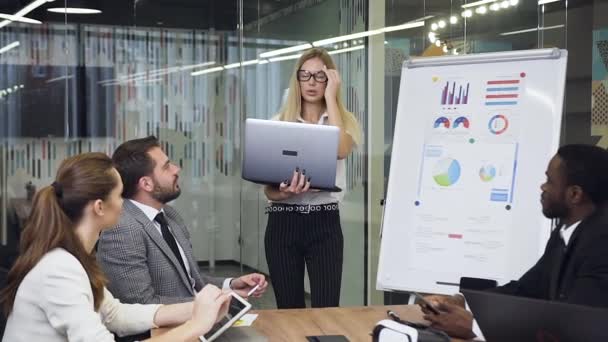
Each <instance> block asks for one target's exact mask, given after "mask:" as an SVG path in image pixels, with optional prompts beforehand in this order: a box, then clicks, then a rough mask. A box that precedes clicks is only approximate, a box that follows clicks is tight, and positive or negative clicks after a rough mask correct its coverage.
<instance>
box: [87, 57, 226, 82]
mask: <svg viewBox="0 0 608 342" xmlns="http://www.w3.org/2000/svg"><path fill="white" fill-rule="evenodd" d="M214 64H215V61H210V62H205V63H198V64H189V65H182V66H174V67H168V68H161V69H155V70H148V71H142V72H138V73H134V74H128V75H123V76H119V77H117V78H112V79H108V80H103V81H99V82H97V83H98V84H108V83H116V82H118V83H120V82H130V81H133V80H138V79H145V78H147V77H156V76H162V75H166V74H170V73H173V72H178V71H187V70H192V69H197V68H204V67H206V66H212V65H214ZM142 76H143V78H142Z"/></svg>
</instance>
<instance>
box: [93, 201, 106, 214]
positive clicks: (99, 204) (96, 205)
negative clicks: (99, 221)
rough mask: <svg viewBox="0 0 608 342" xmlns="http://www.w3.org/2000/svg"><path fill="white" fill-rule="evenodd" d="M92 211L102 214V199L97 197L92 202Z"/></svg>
mask: <svg viewBox="0 0 608 342" xmlns="http://www.w3.org/2000/svg"><path fill="white" fill-rule="evenodd" d="M93 212H94V213H95V214H96V215H97V216H104V206H103V201H102V200H100V199H98V200H95V202H93Z"/></svg>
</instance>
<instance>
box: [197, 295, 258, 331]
mask: <svg viewBox="0 0 608 342" xmlns="http://www.w3.org/2000/svg"><path fill="white" fill-rule="evenodd" d="M230 295H231V296H232V300H231V301H230V308H229V309H228V313H227V314H226V316H224V318H222V319H221V320H220V321H219V322H217V323H216V324H215V325H214V326H213V328H211V330H209V332H207V333H206V334H205V335H203V336H199V340H201V342H211V341H213V340H215V339H217V338H218V337H219V336H220V335H221V334H222V333H223V332H224V331H226V330H227V329H228V328H230V327H231V326H232V325H234V323H236V321H238V320H239V319H240V318H241V317H243V315H244V314H246V313H247V311H249V310H250V309H251V304H249V302H248V301H246V300H245V299H243V297H241V296H239V295H238V294H236V293H235V292H232V293H231V294H230Z"/></svg>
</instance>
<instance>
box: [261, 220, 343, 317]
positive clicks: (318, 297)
mask: <svg viewBox="0 0 608 342" xmlns="http://www.w3.org/2000/svg"><path fill="white" fill-rule="evenodd" d="M264 242H265V245H266V260H267V261H268V268H269V271H270V280H271V282H272V285H273V287H274V291H275V296H276V299H277V307H278V308H279V309H291V308H304V307H306V304H305V302H304V265H306V269H307V270H308V277H309V279H310V292H311V304H312V307H314V308H319V307H333V306H339V305H340V286H341V282H342V262H343V250H344V238H343V236H342V228H341V226H340V213H339V211H338V210H331V211H325V210H324V211H311V212H310V213H308V214H304V213H298V212H286V211H280V212H279V211H276V212H272V211H271V212H269V214H268V225H267V227H266V236H265V238H264Z"/></svg>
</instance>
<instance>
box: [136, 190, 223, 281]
mask: <svg viewBox="0 0 608 342" xmlns="http://www.w3.org/2000/svg"><path fill="white" fill-rule="evenodd" d="M129 201H131V203H133V204H134V205H135V206H136V207H138V208H139V210H141V211H142V212H143V213H144V214H145V215H146V217H148V218H149V219H150V221H152V224H154V227H155V228H156V230H158V233H159V234H160V235H161V236H162V235H163V233H162V231H161V229H160V223H158V222H156V221H155V220H154V218H155V217H156V215H158V213H161V212H162V213H163V215H164V211H163V209H162V208H161V209H160V210H158V209H156V208H153V207H151V206H149V205H146V204H143V203H140V202H137V201H134V200H132V199H130V200H129ZM169 231H170V232H171V234H173V230H172V229H171V226H169ZM175 243H176V244H177V248H178V249H179V255H180V256H181V257H182V261H183V262H184V266H186V272H188V279H189V280H190V284H192V288H194V285H195V281H194V278H193V277H192V273H191V271H190V263H189V262H188V258H186V254H185V253H184V250H183V249H182V246H181V245H180V244H179V241H177V239H175ZM230 281H232V278H226V280H224V283H223V286H222V287H223V288H224V289H227V290H229V289H230Z"/></svg>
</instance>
